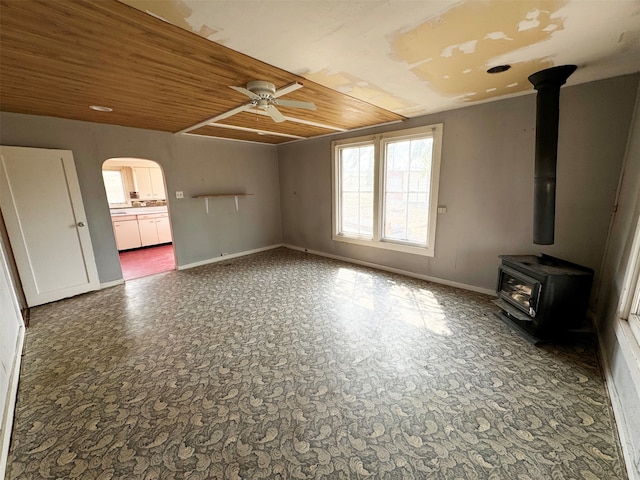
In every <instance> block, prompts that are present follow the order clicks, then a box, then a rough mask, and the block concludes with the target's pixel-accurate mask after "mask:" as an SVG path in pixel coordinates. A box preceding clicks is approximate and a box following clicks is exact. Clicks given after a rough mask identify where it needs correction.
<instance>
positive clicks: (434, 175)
mask: <svg viewBox="0 0 640 480" xmlns="http://www.w3.org/2000/svg"><path fill="white" fill-rule="evenodd" d="M442 129H443V124H442V123H438V124H434V125H427V126H424V127H416V128H409V129H405V130H397V131H394V132H387V133H382V134H378V135H368V136H363V137H356V138H347V139H343V140H336V141H334V142H332V143H331V150H332V162H331V177H332V182H331V184H332V189H333V192H332V199H333V205H332V232H331V234H332V239H333V240H334V241H338V242H346V243H352V244H355V245H364V246H368V247H375V248H382V249H386V250H394V251H398V252H405V253H412V254H416V255H425V256H428V257H433V256H435V239H436V223H437V215H438V187H439V183H440V159H441V154H442ZM425 136H430V137H432V138H433V151H432V159H431V180H430V189H429V219H428V226H427V241H426V244H424V245H417V244H413V243H407V242H402V241H398V240H390V239H385V238H384V235H383V231H382V230H383V225H384V204H383V202H384V188H385V170H386V169H385V158H384V155H385V145H386V144H387V143H389V142H392V141H398V140H411V139H414V138H424V137H425ZM363 145H373V147H374V162H375V166H374V194H373V238H372V239H368V238H362V237H358V236H350V235H345V234H342V233H341V232H340V231H339V228H340V225H341V224H342V221H341V217H340V216H341V213H342V212H341V203H340V200H341V195H340V194H341V192H342V187H341V185H340V181H341V179H340V151H341V150H342V149H343V148H348V147H358V146H363Z"/></svg>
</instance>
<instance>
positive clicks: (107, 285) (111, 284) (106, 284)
mask: <svg viewBox="0 0 640 480" xmlns="http://www.w3.org/2000/svg"><path fill="white" fill-rule="evenodd" d="M123 283H124V279H122V278H121V279H120V280H113V281H111V282H104V283H101V284H100V290H102V289H103V288H110V287H115V286H117V285H122V284H123Z"/></svg>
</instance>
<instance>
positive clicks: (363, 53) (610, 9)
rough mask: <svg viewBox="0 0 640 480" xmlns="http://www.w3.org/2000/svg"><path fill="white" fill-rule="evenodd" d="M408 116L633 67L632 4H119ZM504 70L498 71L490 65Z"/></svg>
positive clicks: (637, 56) (636, 7)
mask: <svg viewBox="0 0 640 480" xmlns="http://www.w3.org/2000/svg"><path fill="white" fill-rule="evenodd" d="M121 1H122V2H123V3H126V4H128V5H130V6H133V7H135V8H137V9H139V10H142V11H144V12H147V13H149V14H151V15H153V16H156V17H159V18H161V19H163V20H165V21H167V22H169V23H172V24H174V25H176V26H178V27H181V28H183V29H185V30H188V31H191V32H194V33H196V34H198V35H200V36H203V37H205V38H207V39H209V40H211V41H213V42H217V43H220V44H223V45H225V46H227V47H229V48H231V49H233V50H236V51H238V52H241V53H244V54H246V55H249V56H251V57H253V58H256V59H258V60H261V61H263V62H266V63H268V64H271V65H273V66H276V67H279V68H281V69H284V70H287V71H289V72H291V73H294V74H298V75H301V76H303V77H305V78H307V79H308V80H311V81H314V82H317V83H319V84H321V85H324V86H326V87H329V88H332V89H335V90H337V91H339V92H342V93H345V94H348V95H351V96H353V97H356V98H358V99H361V100H364V101H367V102H369V103H371V104H374V105H376V106H379V107H382V108H384V109H387V110H391V111H393V112H395V113H398V114H400V115H403V116H406V117H413V116H417V115H422V114H426V113H433V112H438V111H443V110H448V109H452V108H457V107H460V106H464V105H468V104H470V103H474V102H482V101H488V100H493V99H496V98H499V97H505V96H513V95H518V94H524V93H528V92H529V93H530V92H531V91H532V86H531V84H530V83H529V82H528V81H527V77H528V76H529V75H530V74H532V73H534V72H536V71H539V70H542V69H544V68H548V67H552V66H556V65H563V64H576V65H578V70H577V72H576V73H575V74H574V75H573V76H572V77H571V78H570V79H569V81H568V82H567V83H568V84H578V83H584V82H589V81H593V80H598V79H602V78H607V77H613V76H617V75H622V74H627V73H632V72H637V71H640V1H639V0H605V1H589V0H565V1H561V0H538V1H528V0H522V1H479V0H472V1H462V2H460V1H457V2H456V1H446V0H442V1H425V0H384V1H382V0H368V1H327V0H313V1H299V0H243V1H238V0H208V1H202V0H162V1H158V0H121ZM501 64H510V65H511V66H512V68H511V69H510V70H509V71H507V72H505V73H501V74H497V75H489V74H487V73H486V70H487V69H488V68H490V67H493V66H496V65H501Z"/></svg>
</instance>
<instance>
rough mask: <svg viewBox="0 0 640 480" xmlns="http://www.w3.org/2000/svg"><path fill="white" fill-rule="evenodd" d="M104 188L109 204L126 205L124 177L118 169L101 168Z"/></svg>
mask: <svg viewBox="0 0 640 480" xmlns="http://www.w3.org/2000/svg"><path fill="white" fill-rule="evenodd" d="M102 179H103V181H104V188H105V190H106V192H107V201H108V202H109V205H112V206H113V205H127V196H126V194H125V187H124V178H123V177H122V171H120V170H102Z"/></svg>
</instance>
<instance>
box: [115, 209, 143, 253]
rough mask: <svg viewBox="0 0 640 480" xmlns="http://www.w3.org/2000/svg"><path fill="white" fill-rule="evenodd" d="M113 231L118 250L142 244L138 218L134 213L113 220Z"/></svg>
mask: <svg viewBox="0 0 640 480" xmlns="http://www.w3.org/2000/svg"><path fill="white" fill-rule="evenodd" d="M113 231H114V233H115V237H116V245H117V246H118V250H128V249H130V248H138V247H141V246H142V242H141V240H140V230H139V229H138V219H137V217H136V216H135V215H130V216H129V215H128V216H126V217H122V218H119V219H118V220H114V221H113Z"/></svg>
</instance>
